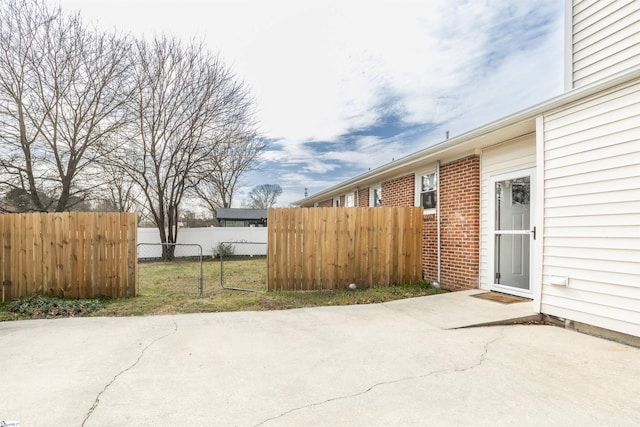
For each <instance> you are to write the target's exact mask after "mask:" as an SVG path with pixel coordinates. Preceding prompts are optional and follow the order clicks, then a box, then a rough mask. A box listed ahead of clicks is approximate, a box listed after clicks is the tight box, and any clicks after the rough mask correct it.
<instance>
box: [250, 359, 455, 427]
mask: <svg viewBox="0 0 640 427" xmlns="http://www.w3.org/2000/svg"><path fill="white" fill-rule="evenodd" d="M451 371H453V369H452V368H447V369H441V370H438V371H432V372H429V373H426V374H422V375H415V376H412V377H404V378H399V379H396V380H391V381H382V382H379V383H376V384H374V385H372V386H371V387H369V388H367V389H366V390H363V391H360V392H358V393H353V394H348V395H345V396H338V397H332V398H331V399H327V400H323V401H321V402H315V403H310V404H308V405H304V406H299V407H297V408H293V409H290V410H288V411H286V412H283V413H281V414H280V415H276V416H275V417H271V418H267V419H266V420H264V421H262V422H260V423H258V424H256V425H255V426H254V427H258V426H261V425H264V424H266V423H268V422H269V421H274V420H277V419H279V418H283V417H285V416H287V415H289V414H292V413H294V412H297V411H301V410H303V409H308V408H313V407H314V406H320V405H324V404H326V403H330V402H335V401H337V400H344V399H351V398H353V397H358V396H362V395H364V394H367V393H369V392H370V391H371V390H373V389H375V388H377V387H381V386H384V385H389V384H396V383H400V382H403V381H411V380H416V379H420V378H426V377H429V376H431V375H436V374H441V373H443V372H451Z"/></svg>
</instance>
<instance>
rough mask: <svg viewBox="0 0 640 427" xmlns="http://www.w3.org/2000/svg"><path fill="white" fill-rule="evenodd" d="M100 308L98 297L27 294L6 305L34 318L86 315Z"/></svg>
mask: <svg viewBox="0 0 640 427" xmlns="http://www.w3.org/2000/svg"><path fill="white" fill-rule="evenodd" d="M100 308H102V302H101V301H100V300H99V299H63V298H56V297H52V296H47V295H29V296H26V297H24V298H20V299H17V300H15V301H11V302H10V303H9V306H8V309H9V311H10V312H12V313H16V314H17V315H20V316H28V317H36V318H38V317H40V318H46V317H74V316H86V315H87V314H88V313H91V312H93V311H96V310H98V309H100Z"/></svg>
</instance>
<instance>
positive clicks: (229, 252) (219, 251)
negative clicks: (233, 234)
mask: <svg viewBox="0 0 640 427" xmlns="http://www.w3.org/2000/svg"><path fill="white" fill-rule="evenodd" d="M234 252H235V247H234V246H233V245H232V244H231V243H222V242H220V243H218V246H216V247H215V249H214V250H213V256H214V257H223V258H226V257H230V256H233V254H234Z"/></svg>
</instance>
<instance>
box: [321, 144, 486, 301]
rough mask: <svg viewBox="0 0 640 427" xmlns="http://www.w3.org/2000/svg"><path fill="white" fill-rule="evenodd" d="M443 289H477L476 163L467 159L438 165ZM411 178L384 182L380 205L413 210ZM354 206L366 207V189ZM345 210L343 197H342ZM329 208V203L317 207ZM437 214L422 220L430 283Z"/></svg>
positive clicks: (435, 269)
mask: <svg viewBox="0 0 640 427" xmlns="http://www.w3.org/2000/svg"><path fill="white" fill-rule="evenodd" d="M439 185H440V220H441V222H440V232H441V235H440V238H441V239H440V240H441V242H440V243H441V266H440V267H441V269H440V275H441V285H442V287H443V288H444V289H448V290H451V291H458V290H464V289H475V288H477V287H478V274H479V262H480V158H479V157H478V156H469V157H465V158H463V159H459V160H456V161H454V162H451V163H447V164H444V165H441V166H440V177H439ZM414 193H415V175H414V174H410V175H405V176H402V177H400V178H396V179H393V180H391V181H387V182H383V183H382V205H383V206H414V204H415V196H414ZM356 197H357V198H358V201H357V206H368V205H369V191H368V189H366V190H365V189H362V190H360V192H359V194H357V195H356ZM340 205H341V206H344V196H342V197H340ZM319 206H321V207H331V206H333V200H332V199H329V200H325V201H322V202H321V203H319ZM437 244H438V236H437V222H436V215H435V214H430V215H425V216H424V227H423V232H422V272H423V277H424V278H425V279H427V280H429V281H430V282H433V281H435V280H436V279H437V274H438V264H437V261H438V248H437Z"/></svg>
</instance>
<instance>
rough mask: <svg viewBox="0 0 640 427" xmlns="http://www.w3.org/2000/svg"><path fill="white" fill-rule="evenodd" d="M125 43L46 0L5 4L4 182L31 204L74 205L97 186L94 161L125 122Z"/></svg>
mask: <svg viewBox="0 0 640 427" xmlns="http://www.w3.org/2000/svg"><path fill="white" fill-rule="evenodd" d="M127 43H128V41H127V40H126V39H123V38H121V37H119V36H116V35H114V34H105V33H101V32H98V31H97V30H89V29H87V28H86V27H85V26H84V25H83V23H82V21H81V19H80V17H79V15H77V14H75V15H67V14H63V13H62V12H61V10H60V9H59V8H57V9H50V8H49V7H48V6H47V5H46V4H45V3H44V1H42V0H4V1H1V2H0V141H1V142H2V144H1V146H2V149H1V150H0V180H1V182H2V184H4V185H5V186H6V187H8V188H14V189H21V190H24V191H26V192H27V193H28V194H29V196H30V198H31V201H32V205H33V207H34V210H39V211H47V210H55V211H64V210H68V209H71V208H73V206H74V205H75V204H80V203H82V202H84V201H85V199H86V198H87V197H88V195H89V194H90V191H91V190H92V189H94V188H95V187H96V186H97V185H99V181H97V180H96V179H95V176H96V174H95V169H94V166H95V164H96V160H97V159H98V158H100V157H101V156H102V155H103V154H104V153H105V152H109V151H111V150H112V147H109V144H110V143H113V142H114V140H113V139H112V136H113V135H114V134H115V132H116V131H117V130H119V129H120V128H121V127H122V126H123V125H124V123H125V122H126V109H125V107H126V101H127V97H128V95H129V91H128V90H127V88H128V84H127V78H128V71H129V62H128V58H127V52H128V51H129V49H128V46H127ZM41 194H46V195H47V197H46V199H45V198H43V197H41Z"/></svg>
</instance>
